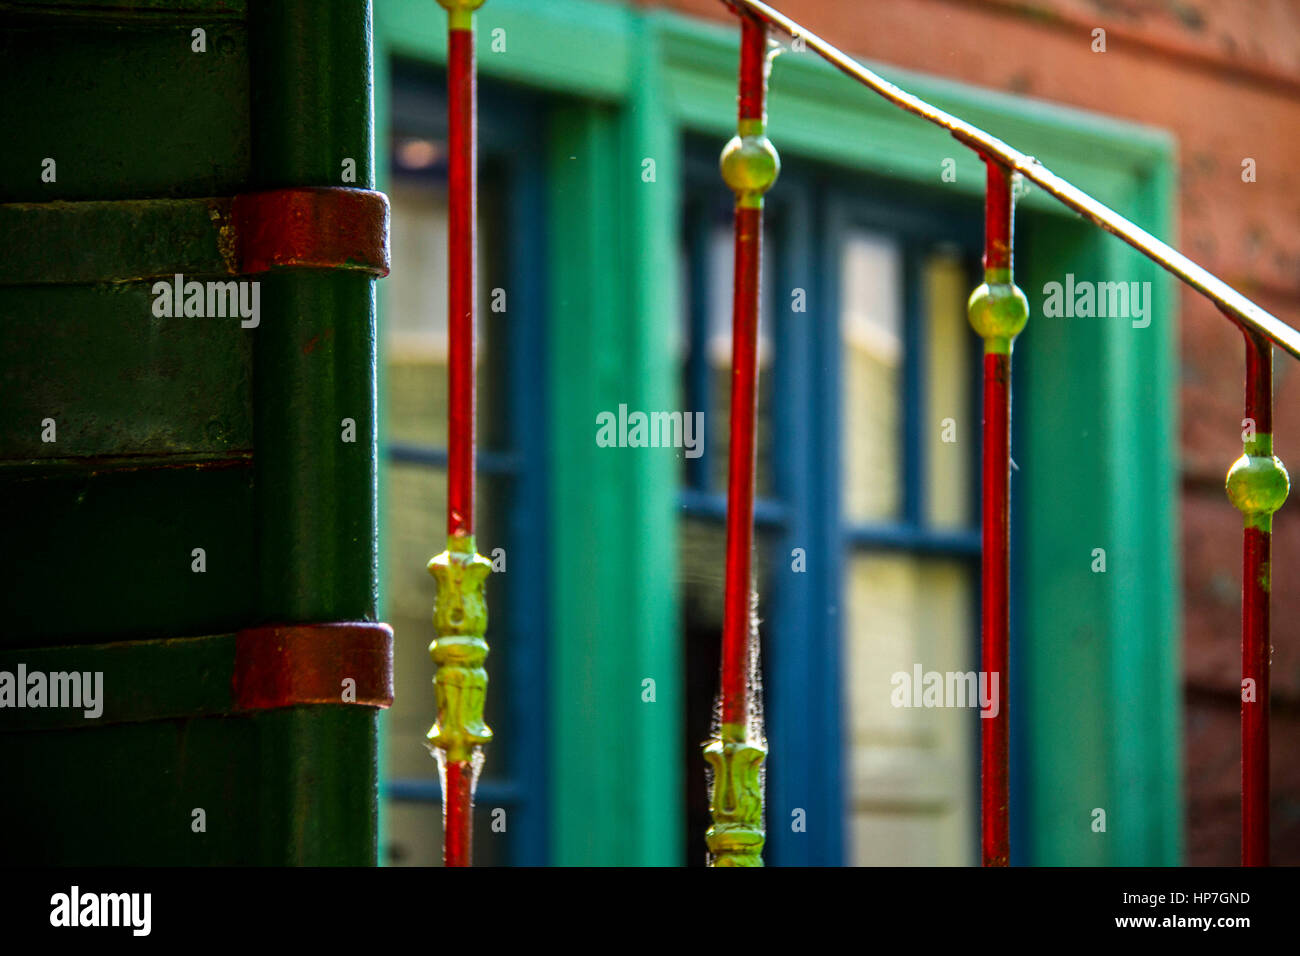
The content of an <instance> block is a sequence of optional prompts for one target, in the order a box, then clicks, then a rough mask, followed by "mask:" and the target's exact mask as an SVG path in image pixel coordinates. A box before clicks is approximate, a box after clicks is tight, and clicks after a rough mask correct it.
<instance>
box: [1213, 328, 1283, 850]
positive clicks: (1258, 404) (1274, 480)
mask: <svg viewBox="0 0 1300 956" xmlns="http://www.w3.org/2000/svg"><path fill="white" fill-rule="evenodd" d="M1230 318H1231V317H1230ZM1242 333H1243V334H1244V335H1245V337H1246V418H1245V420H1244V421H1243V423H1242V442H1243V444H1244V446H1245V448H1244V454H1242V456H1241V457H1240V458H1238V459H1237V460H1236V462H1234V463H1233V466H1232V468H1231V469H1230V470H1229V471H1228V479H1227V491H1228V498H1229V500H1230V501H1231V502H1232V503H1233V505H1234V506H1235V507H1236V508H1237V510H1238V511H1240V512H1241V513H1242V516H1243V517H1244V519H1245V529H1244V531H1243V534H1242V577H1241V680H1242V686H1241V864H1242V866H1268V696H1269V686H1268V685H1269V679H1268V671H1269V653H1270V650H1271V648H1270V643H1269V592H1270V589H1271V579H1272V569H1271V568H1270V553H1271V550H1272V537H1273V534H1272V532H1273V513H1274V512H1275V511H1277V510H1278V509H1279V508H1281V507H1282V503H1283V502H1284V501H1286V497H1287V493H1288V492H1289V491H1290V487H1291V482H1290V478H1289V476H1288V475H1287V472H1286V468H1284V467H1283V465H1282V462H1281V461H1279V460H1278V459H1277V458H1276V457H1275V456H1274V454H1273V345H1272V343H1271V342H1269V341H1268V340H1267V339H1265V338H1263V337H1262V336H1260V335H1258V334H1256V333H1255V332H1252V331H1250V330H1248V329H1245V328H1242ZM1248 681H1249V682H1251V683H1249V684H1247V682H1248Z"/></svg>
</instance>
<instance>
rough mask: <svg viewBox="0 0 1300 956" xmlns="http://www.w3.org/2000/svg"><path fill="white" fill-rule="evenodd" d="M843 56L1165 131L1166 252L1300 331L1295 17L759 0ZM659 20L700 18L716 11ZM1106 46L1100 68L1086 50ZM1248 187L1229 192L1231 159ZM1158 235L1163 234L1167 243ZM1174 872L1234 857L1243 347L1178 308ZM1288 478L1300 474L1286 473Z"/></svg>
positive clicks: (1291, 617) (1278, 831)
mask: <svg viewBox="0 0 1300 956" xmlns="http://www.w3.org/2000/svg"><path fill="white" fill-rule="evenodd" d="M775 3H776V6H777V7H778V8H779V9H781V10H782V11H783V12H785V13H787V14H788V15H790V16H791V17H793V18H794V19H795V20H798V21H799V22H801V23H803V24H804V25H805V26H807V27H808V28H809V29H810V30H812V31H813V32H815V33H819V34H821V35H822V36H824V37H826V38H827V39H829V40H831V41H832V42H833V43H835V44H836V45H837V46H840V47H841V48H843V49H846V50H848V51H849V52H851V53H854V54H857V55H860V56H863V57H865V58H869V59H872V60H878V61H880V62H883V63H890V64H896V65H898V66H901V67H906V68H908V69H912V70H922V71H925V72H928V73H932V74H937V75H940V76H947V77H951V78H953V79H956V80H960V81H963V82H967V83H972V84H976V85H979V86H985V87H991V88H993V89H998V90H1004V91H1008V92H1014V93H1020V94H1024V95H1027V96H1033V97H1037V98H1041V99H1046V100H1051V101H1055V102H1058V103H1064V104H1069V105H1071V106H1075V107H1080V108H1083V109H1088V110H1093V111H1096V112H1100V113H1108V114H1111V115H1114V116H1117V117H1121V118H1123V119H1128V120H1133V121H1137V122H1141V123H1146V124H1150V125H1153V126H1158V127H1162V128H1164V129H1166V130H1169V131H1170V132H1172V133H1173V134H1174V136H1175V137H1176V138H1177V141H1178V157H1179V168H1178V181H1179V185H1180V194H1179V209H1178V216H1179V221H1180V224H1181V225H1180V230H1179V234H1178V235H1177V236H1174V237H1172V238H1173V240H1174V245H1176V246H1177V247H1178V248H1180V249H1181V250H1182V251H1184V252H1185V253H1187V254H1188V255H1189V256H1190V257H1191V258H1193V259H1194V260H1196V261H1197V262H1199V263H1200V264H1201V265H1203V266H1205V267H1206V268H1208V269H1209V270H1210V271H1212V272H1214V273H1215V274H1216V275H1218V276H1220V277H1221V278H1223V279H1225V280H1226V281H1227V282H1228V283H1230V284H1231V285H1233V286H1235V287H1236V288H1238V289H1239V290H1241V291H1243V292H1244V293H1245V294H1247V295H1249V296H1251V297H1253V298H1255V299H1256V301H1258V302H1259V303H1260V304H1261V305H1263V306H1264V307H1265V308H1267V309H1269V310H1270V311H1272V312H1273V313H1274V314H1276V315H1279V316H1281V317H1282V318H1284V319H1286V320H1288V321H1290V322H1292V323H1293V324H1294V323H1296V322H1300V231H1298V230H1297V228H1296V226H1297V223H1298V222H1300V189H1297V188H1296V176H1297V175H1298V174H1300V158H1297V157H1300V0H1241V2H1233V3H1223V2H1214V0H983V2H980V0H872V2H871V3H859V2H857V0H775ZM656 5H658V6H666V7H673V8H676V9H678V10H681V11H683V12H686V13H690V14H694V15H697V16H701V17H708V18H713V19H726V18H727V17H728V16H729V14H728V13H727V11H726V10H725V8H724V7H723V6H722V4H721V3H720V2H718V0H666V2H661V3H657V4H656ZM1096 27H1102V28H1104V29H1105V30H1106V38H1107V51H1106V52H1105V53H1104V54H1099V53H1094V52H1092V49H1091V43H1092V30H1093V29H1094V28H1096ZM1245 157H1251V158H1253V159H1254V160H1255V161H1256V164H1257V168H1256V176H1257V181H1256V182H1254V183H1243V182H1242V179H1241V163H1242V160H1243V158H1245ZM1165 238H1170V237H1165ZM1179 333H1180V339H1181V373H1182V374H1181V382H1180V390H1181V413H1182V417H1181V445H1182V458H1183V467H1182V473H1183V489H1182V509H1181V510H1182V532H1183V561H1184V586H1185V589H1186V603H1185V606H1184V623H1185V635H1186V636H1185V642H1184V648H1183V652H1184V661H1185V678H1186V688H1187V710H1186V718H1185V727H1186V749H1187V755H1186V765H1187V766H1186V777H1187V783H1186V796H1187V862H1188V863H1191V864H1198V865H1207V864H1232V863H1234V862H1235V861H1236V860H1237V859H1238V836H1237V827H1238V813H1239V809H1238V779H1237V775H1238V770H1237V761H1238V759H1239V744H1238V740H1237V732H1238V731H1237V714H1238V702H1237V701H1238V697H1237V687H1238V681H1239V678H1240V660H1239V647H1240V637H1239V630H1238V628H1239V624H1238V620H1239V607H1240V580H1241V558H1240V527H1241V521H1240V517H1239V515H1238V514H1237V512H1236V511H1234V510H1233V509H1232V507H1231V506H1230V505H1229V504H1228V502H1227V499H1226V497H1225V496H1224V493H1223V478H1224V475H1225V473H1226V471H1227V468H1228V466H1229V465H1230V464H1231V463H1232V462H1233V460H1234V459H1236V457H1237V456H1238V455H1240V454H1241V441H1240V421H1241V417H1242V381H1243V374H1244V359H1243V357H1242V344H1241V336H1240V334H1239V333H1238V332H1237V331H1236V330H1235V329H1234V328H1233V327H1232V326H1231V325H1230V324H1229V323H1228V322H1227V321H1226V320H1225V319H1223V318H1222V317H1221V316H1220V315H1218V313H1217V312H1216V311H1215V310H1214V309H1213V308H1212V307H1211V306H1209V305H1208V304H1207V303H1205V302H1204V301H1203V300H1202V299H1200V298H1199V297H1198V296H1196V295H1195V294H1192V293H1187V292H1184V293H1183V294H1182V298H1181V303H1180V309H1179ZM1298 404H1300V372H1298V371H1297V369H1296V367H1295V365H1294V363H1293V362H1292V361H1291V360H1290V359H1289V358H1285V357H1280V358H1279V359H1278V362H1277V374H1276V407H1277V410H1278V418H1277V424H1276V433H1277V449H1278V454H1279V456H1280V457H1281V458H1282V459H1283V461H1287V460H1288V459H1289V463H1290V464H1291V466H1292V470H1293V471H1294V470H1297V469H1300V415H1298V414H1294V413H1289V412H1290V410H1292V409H1295V408H1296V407H1297V405H1298ZM1298 473H1300V472H1298ZM1298 508H1300V502H1293V503H1292V504H1291V506H1290V507H1289V508H1284V509H1283V511H1282V513H1281V515H1280V516H1279V518H1278V520H1277V522H1276V540H1275V544H1274V565H1275V567H1276V568H1277V572H1276V574H1275V584H1276V589H1275V590H1276V593H1275V598H1274V602H1273V622H1274V623H1273V636H1274V644H1275V648H1274V656H1273V710H1274V722H1273V749H1272V754H1273V758H1272V759H1273V791H1272V792H1273V841H1272V845H1273V854H1274V861H1275V862H1278V863H1283V862H1285V863H1291V864H1296V863H1300V760H1297V759H1295V758H1294V756H1292V755H1293V754H1294V752H1295V747H1296V744H1297V741H1300V627H1297V625H1296V624H1295V623H1293V622H1295V621H1297V620H1300V518H1297V517H1295V515H1296V512H1297V509H1298Z"/></svg>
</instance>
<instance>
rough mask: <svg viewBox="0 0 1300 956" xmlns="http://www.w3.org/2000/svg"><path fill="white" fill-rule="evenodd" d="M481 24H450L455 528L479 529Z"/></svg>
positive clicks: (450, 495) (450, 500) (450, 467)
mask: <svg viewBox="0 0 1300 956" xmlns="http://www.w3.org/2000/svg"><path fill="white" fill-rule="evenodd" d="M476 101H477V81H476V77H475V65H474V31H473V30H472V29H471V30H460V29H449V30H448V31H447V104H448V128H449V135H448V139H449V155H448V167H447V207H448V215H447V244H448V250H449V262H448V273H447V275H448V280H447V285H448V291H447V309H448V311H447V317H448V336H449V339H450V345H449V353H450V354H449V360H448V372H447V389H448V395H447V399H448V401H447V408H448V430H449V431H448V443H447V444H448V448H447V534H448V535H449V536H456V535H470V534H473V533H474V289H475V268H476V248H475V207H476V204H477V201H478V199H477V197H478V193H477V188H478V183H477V172H476V166H477V158H476V140H477V135H476V131H475V126H476V123H477V119H476V113H477V108H476Z"/></svg>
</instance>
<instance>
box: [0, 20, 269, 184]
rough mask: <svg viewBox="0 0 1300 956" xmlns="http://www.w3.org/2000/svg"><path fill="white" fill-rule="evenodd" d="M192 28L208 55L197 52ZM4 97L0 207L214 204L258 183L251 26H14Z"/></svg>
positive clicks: (3, 52) (4, 65) (2, 72)
mask: <svg viewBox="0 0 1300 956" xmlns="http://www.w3.org/2000/svg"><path fill="white" fill-rule="evenodd" d="M194 28H203V29H205V30H206V31H207V52H206V53H194V52H192V51H191V39H190V31H191V30H192V29H194ZM0 88H3V89H4V90H6V91H8V95H7V96H6V98H5V115H4V118H3V127H4V130H5V137H6V142H7V145H6V148H5V149H4V150H3V151H0V202H45V201H49V200H56V199H65V200H73V199H128V198H155V197H164V196H216V195H223V194H228V193H232V192H234V191H236V189H237V188H238V187H239V186H240V185H241V184H242V183H244V182H245V181H246V180H247V178H248V171H249V127H248V109H249V80H248V49H247V37H246V33H245V29H244V25H243V23H242V22H239V21H230V20H225V19H209V18H203V17H201V16H197V15H196V16H194V17H192V18H187V19H186V20H185V22H183V23H164V24H151V23H147V22H140V21H133V20H127V21H124V22H115V21H112V20H108V21H106V22H96V23H85V22H79V21H76V20H73V21H72V22H67V21H64V20H62V19H58V18H48V17H47V18H35V17H32V18H25V17H15V19H13V20H11V21H10V23H9V24H6V29H5V30H4V31H3V33H0ZM46 158H52V159H54V160H55V162H56V174H57V179H56V181H55V182H52V183H50V182H42V180H41V173H42V162H43V161H44V160H45V159H46Z"/></svg>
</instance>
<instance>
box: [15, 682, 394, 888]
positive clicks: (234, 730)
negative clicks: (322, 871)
mask: <svg viewBox="0 0 1300 956" xmlns="http://www.w3.org/2000/svg"><path fill="white" fill-rule="evenodd" d="M177 676H178V677H179V676H181V675H177ZM374 721H375V715H374V711H372V710H369V709H364V708H355V709H353V708H337V707H292V708H286V709H283V710H274V711H266V712H263V713H260V714H255V715H247V716H240V717H205V718H199V719H193V720H165V721H153V722H150V723H135V724H117V725H112V726H107V727H94V728H91V727H88V728H87V729H85V730H64V731H53V732H47V733H26V734H3V733H0V759H3V760H4V764H5V766H6V767H10V768H15V769H16V772H15V773H13V774H11V775H9V777H8V778H7V783H6V787H5V791H4V794H3V804H2V806H3V807H4V809H5V811H6V815H7V816H8V815H9V814H13V813H16V812H18V811H19V810H21V819H22V821H23V825H22V826H19V827H11V828H9V829H8V830H7V834H6V839H5V840H4V841H3V849H2V850H0V862H3V863H8V864H14V863H21V864H23V865H29V866H30V865H61V866H66V865H75V866H107V865H114V866H122V865H127V866H130V865H137V866H139V865H149V866H188V865H213V864H215V865H303V866H331V865H344V864H355V863H357V862H359V861H366V860H372V859H374V856H375V834H374V830H373V829H372V827H371V826H370V825H368V824H367V821H373V820H374V818H375V813H376V806H375V801H376V792H377V791H376V787H377V777H376V763H375V757H376V755H375V739H376V734H375V727H374ZM196 808H197V809H202V810H204V811H205V814H206V831H205V832H195V831H194V829H193V827H194V825H195V824H194V821H195V820H196V817H195V815H194V813H193V811H194V810H195V809H196Z"/></svg>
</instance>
